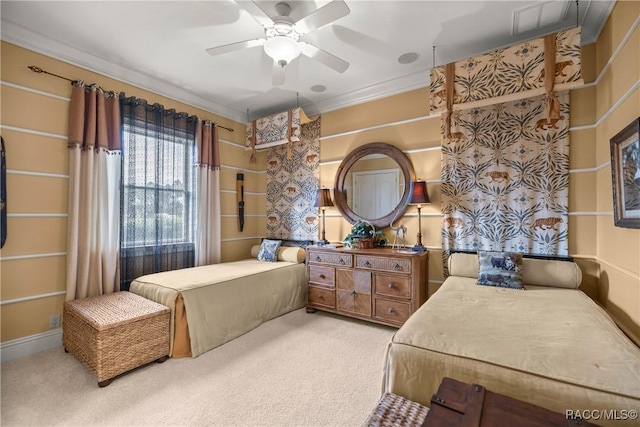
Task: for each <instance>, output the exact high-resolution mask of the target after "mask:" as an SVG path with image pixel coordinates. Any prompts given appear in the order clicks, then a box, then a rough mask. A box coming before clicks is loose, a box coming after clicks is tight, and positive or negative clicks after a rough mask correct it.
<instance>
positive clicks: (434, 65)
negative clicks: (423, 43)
mask: <svg viewBox="0 0 640 427" xmlns="http://www.w3.org/2000/svg"><path fill="white" fill-rule="evenodd" d="M431 47H432V48H433V56H432V58H431V63H432V64H431V68H436V46H435V45H433V46H431Z"/></svg>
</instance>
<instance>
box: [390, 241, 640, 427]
mask: <svg viewBox="0 0 640 427" xmlns="http://www.w3.org/2000/svg"><path fill="white" fill-rule="evenodd" d="M478 269H479V264H478V256H477V255H469V254H460V253H457V254H452V255H451V257H450V258H449V272H450V276H449V277H448V278H447V279H446V280H445V282H444V283H443V284H442V286H441V288H440V289H439V290H438V291H437V292H436V293H435V294H434V295H433V296H431V297H430V298H429V300H428V301H427V302H426V303H425V304H424V305H422V307H420V309H418V311H416V312H415V313H414V314H413V315H412V316H411V317H410V318H409V320H407V322H406V323H405V324H404V325H403V326H402V327H401V328H400V329H399V330H398V332H397V333H396V334H395V335H394V337H393V339H392V341H391V343H390V344H389V346H388V349H387V354H386V361H385V374H384V381H383V391H384V392H390V393H394V394H396V395H399V396H402V397H404V398H407V399H410V400H412V401H414V402H417V403H420V404H422V405H425V406H430V400H431V397H432V396H433V395H434V394H435V393H436V391H437V389H438V386H439V384H440V383H441V381H442V379H443V378H444V377H450V378H454V379H457V380H459V381H462V382H466V383H472V384H482V385H483V386H485V387H486V388H487V389H488V390H491V391H493V392H496V393H501V394H504V395H507V396H510V397H513V398H516V399H519V400H523V401H525V402H529V403H532V404H534V405H538V406H542V407H544V408H548V409H551V410H553V411H556V412H560V413H562V414H564V413H569V412H567V411H573V412H572V413H573V414H575V413H576V411H582V413H586V414H588V415H590V414H591V412H585V411H596V410H598V411H609V412H607V414H606V416H603V417H602V418H600V419H598V421H596V423H597V424H598V425H610V424H614V425H637V424H636V423H637V422H638V421H637V420H636V419H633V418H632V417H631V416H629V414H630V412H629V411H640V349H638V347H637V346H636V345H635V344H634V343H633V342H632V341H631V340H630V339H629V338H628V337H626V336H625V335H624V334H623V333H622V331H621V330H620V329H619V328H618V327H617V325H616V324H615V323H614V322H613V320H612V319H611V318H610V316H609V315H608V314H607V313H606V312H605V311H604V310H603V309H602V308H601V307H599V306H598V305H597V304H596V303H595V302H594V301H593V300H591V299H590V298H589V297H588V296H587V295H586V294H584V293H583V292H582V291H580V290H578V289H577V288H578V286H579V285H580V283H581V279H582V275H581V271H580V268H579V267H578V266H577V264H575V263H573V262H565V261H554V260H537V259H524V260H523V273H522V275H523V279H524V283H525V286H524V290H520V289H507V288H501V287H493V286H480V285H478ZM612 414H614V415H616V416H617V417H619V419H617V420H616V419H611V418H607V417H609V416H610V415H612ZM625 417H626V418H625Z"/></svg>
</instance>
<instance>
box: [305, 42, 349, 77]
mask: <svg viewBox="0 0 640 427" xmlns="http://www.w3.org/2000/svg"><path fill="white" fill-rule="evenodd" d="M298 44H299V45H300V48H301V49H302V54H303V55H305V56H308V57H309V58H312V59H315V60H316V61H318V62H321V63H323V64H324V65H326V66H327V67H329V68H333V69H334V70H336V71H337V72H339V73H344V72H345V71H347V68H349V63H348V62H347V61H345V60H344V59H340V58H338V57H337V56H335V55H332V54H330V53H329V52H327V51H326V50H322V49H320V48H319V47H316V46H314V45H312V44H309V43H306V42H298Z"/></svg>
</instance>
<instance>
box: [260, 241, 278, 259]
mask: <svg viewBox="0 0 640 427" xmlns="http://www.w3.org/2000/svg"><path fill="white" fill-rule="evenodd" d="M281 244H282V240H269V239H264V240H263V241H262V243H261V244H260V251H259V252H258V261H267V262H276V261H278V249H280V245H281Z"/></svg>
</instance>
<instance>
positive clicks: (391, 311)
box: [373, 298, 411, 325]
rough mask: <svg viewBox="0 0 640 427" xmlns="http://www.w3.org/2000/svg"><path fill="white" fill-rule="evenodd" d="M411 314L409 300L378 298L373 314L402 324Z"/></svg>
mask: <svg viewBox="0 0 640 427" xmlns="http://www.w3.org/2000/svg"><path fill="white" fill-rule="evenodd" d="M410 315H411V306H410V305H409V303H408V302H399V301H389V300H386V299H382V298H376V300H375V307H374V312H373V316H374V317H375V318H377V319H380V320H385V321H387V322H392V323H395V324H398V325H402V324H403V323H404V322H405V321H406V320H407V319H408V318H409V316H410Z"/></svg>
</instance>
